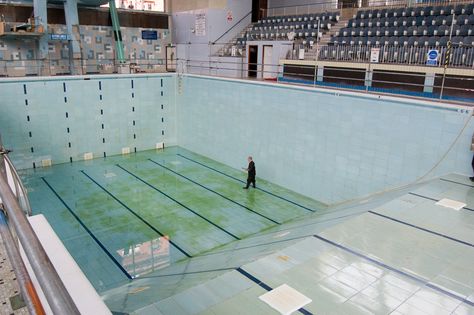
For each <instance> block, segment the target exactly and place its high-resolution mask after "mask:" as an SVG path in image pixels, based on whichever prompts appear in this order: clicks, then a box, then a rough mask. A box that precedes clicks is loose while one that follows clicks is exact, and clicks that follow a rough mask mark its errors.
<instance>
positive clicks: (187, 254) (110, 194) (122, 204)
mask: <svg viewBox="0 0 474 315" xmlns="http://www.w3.org/2000/svg"><path fill="white" fill-rule="evenodd" d="M81 173H82V174H84V175H85V176H86V177H87V178H89V179H90V180H91V181H92V182H93V183H94V184H96V185H97V186H99V187H100V188H101V189H102V190H103V191H105V192H106V193H107V194H108V195H109V196H110V197H112V198H113V199H114V200H115V201H117V202H118V203H119V204H120V205H121V206H122V207H124V208H125V209H127V210H128V211H129V212H130V213H131V214H133V215H134V216H135V217H137V218H138V219H139V220H140V221H142V222H143V223H145V224H146V225H147V226H148V227H149V228H150V229H152V230H153V231H155V232H156V233H157V234H158V235H160V236H161V237H165V235H164V234H163V233H161V232H160V231H159V230H158V229H156V228H155V227H154V226H153V225H151V224H150V223H149V222H148V221H146V220H145V219H144V218H143V217H142V216H140V215H139V214H138V213H136V212H135V211H133V210H132V209H130V208H129V207H128V206H127V205H126V204H124V203H123V202H122V201H120V199H118V198H117V197H115V196H114V195H113V194H112V193H111V192H110V191H108V190H107V189H105V187H104V186H102V185H101V184H99V183H98V182H96V181H95V180H94V179H93V178H92V177H90V176H89V175H88V174H87V173H86V172H84V171H83V170H81ZM169 242H170V244H171V245H173V246H174V247H176V249H177V250H179V251H180V252H181V253H183V254H184V255H185V256H186V257H188V258H191V257H192V255H190V254H189V253H187V252H186V251H185V250H184V249H182V248H181V247H179V246H178V245H177V244H176V243H175V242H174V241H172V240H169Z"/></svg>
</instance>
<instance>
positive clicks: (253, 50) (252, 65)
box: [248, 45, 258, 78]
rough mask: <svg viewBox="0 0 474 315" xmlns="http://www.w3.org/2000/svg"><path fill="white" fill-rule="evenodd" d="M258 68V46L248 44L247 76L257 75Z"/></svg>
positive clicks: (254, 76)
mask: <svg viewBox="0 0 474 315" xmlns="http://www.w3.org/2000/svg"><path fill="white" fill-rule="evenodd" d="M257 68H258V46H253V45H252V46H249V61H248V76H249V78H256V77H257Z"/></svg>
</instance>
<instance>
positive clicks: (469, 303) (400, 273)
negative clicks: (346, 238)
mask: <svg viewBox="0 0 474 315" xmlns="http://www.w3.org/2000/svg"><path fill="white" fill-rule="evenodd" d="M313 236H314V237H315V238H317V239H319V240H321V241H323V242H325V243H328V244H330V245H332V246H335V247H337V248H339V249H342V250H344V251H346V252H348V253H351V254H352V255H355V256H357V257H360V258H362V259H365V260H367V261H369V262H371V263H373V264H375V265H377V266H380V267H382V268H385V269H388V270H390V271H393V272H395V273H397V274H399V275H402V276H405V277H407V278H410V279H411V280H413V281H416V282H418V283H421V284H423V285H424V286H426V287H428V288H430V289H433V290H435V291H438V292H439V293H442V294H444V295H447V296H449V297H451V298H453V299H455V300H458V301H461V302H462V303H466V304H468V305H470V306H474V302H471V301H469V300H468V299H465V298H463V297H462V296H459V295H457V294H454V293H452V292H449V291H447V290H445V289H443V288H440V287H438V286H436V285H434V284H431V283H430V282H429V281H428V280H425V279H423V278H418V277H416V276H414V275H411V274H409V273H407V272H405V271H402V270H399V269H396V268H394V267H391V266H389V265H386V264H384V263H383V262H381V261H378V260H375V259H373V258H370V257H368V256H365V255H364V254H361V253H359V252H357V251H355V250H353V249H350V248H348V247H345V246H344V245H341V244H338V243H335V242H333V241H331V240H328V239H327V238H324V237H322V236H319V235H313Z"/></svg>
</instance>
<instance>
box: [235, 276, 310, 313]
mask: <svg viewBox="0 0 474 315" xmlns="http://www.w3.org/2000/svg"><path fill="white" fill-rule="evenodd" d="M235 270H236V271H237V272H239V273H240V274H241V275H243V276H244V277H246V278H248V279H249V280H251V281H252V282H255V283H256V284H258V285H259V286H260V287H262V288H263V289H265V290H267V291H271V290H273V289H272V287H270V286H269V285H267V284H266V283H265V282H263V281H260V280H259V279H257V278H256V277H254V276H252V275H251V274H250V273H248V272H247V271H245V270H243V269H242V268H240V267H239V268H237V269H235ZM298 311H299V312H300V313H302V314H305V315H313V313H311V312H310V311H307V310H305V309H304V308H300V309H299V310H298Z"/></svg>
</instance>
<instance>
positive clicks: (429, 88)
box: [423, 73, 436, 93]
mask: <svg viewBox="0 0 474 315" xmlns="http://www.w3.org/2000/svg"><path fill="white" fill-rule="evenodd" d="M435 76H436V75H435V74H434V73H427V74H426V75H425V85H424V87H423V92H427V93H433V86H434V82H435Z"/></svg>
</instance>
